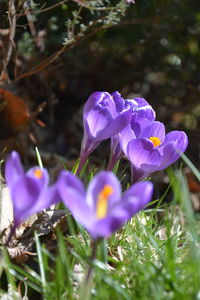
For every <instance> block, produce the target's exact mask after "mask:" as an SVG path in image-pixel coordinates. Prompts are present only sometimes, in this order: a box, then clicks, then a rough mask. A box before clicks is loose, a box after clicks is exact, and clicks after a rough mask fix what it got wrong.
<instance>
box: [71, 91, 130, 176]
mask: <svg viewBox="0 0 200 300" xmlns="http://www.w3.org/2000/svg"><path fill="white" fill-rule="evenodd" d="M131 115H132V109H131V106H130V105H129V104H128V103H127V102H125V100H124V99H123V98H122V97H117V98H116V97H113V96H112V95H111V94H109V93H107V92H95V93H93V94H92V95H91V96H90V97H89V98H88V100H87V102H86V104H85V107H84V112H83V125H84V136H83V141H82V145H81V154H80V165H79V170H80V169H81V168H82V165H83V163H84V162H85V161H86V159H87V157H88V155H89V154H90V153H91V152H93V151H94V150H95V148H96V147H97V146H98V145H99V143H100V142H101V141H103V140H106V139H108V138H110V137H112V136H114V135H115V134H117V133H118V132H120V131H121V130H122V129H123V128H124V127H125V126H126V125H127V124H128V123H129V121H130V118H131ZM79 170H78V171H77V172H78V173H79Z"/></svg>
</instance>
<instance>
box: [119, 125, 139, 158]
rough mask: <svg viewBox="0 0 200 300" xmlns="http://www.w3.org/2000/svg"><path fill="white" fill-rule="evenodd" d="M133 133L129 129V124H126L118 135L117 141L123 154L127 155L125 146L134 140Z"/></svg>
mask: <svg viewBox="0 0 200 300" xmlns="http://www.w3.org/2000/svg"><path fill="white" fill-rule="evenodd" d="M135 138H136V136H135V133H134V131H133V130H132V128H131V124H128V125H127V126H126V127H125V128H124V129H123V130H122V131H121V132H120V133H119V139H120V145H121V148H122V150H123V152H124V154H126V155H127V145H128V143H129V142H130V141H131V140H132V139H135Z"/></svg>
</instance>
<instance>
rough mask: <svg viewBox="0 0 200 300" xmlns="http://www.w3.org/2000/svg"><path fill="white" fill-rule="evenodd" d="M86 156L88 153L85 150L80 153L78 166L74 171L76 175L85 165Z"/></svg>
mask: <svg viewBox="0 0 200 300" xmlns="http://www.w3.org/2000/svg"><path fill="white" fill-rule="evenodd" d="M88 156H89V153H87V152H85V153H83V154H82V153H81V154H80V161H79V164H78V168H77V170H76V172H75V174H76V175H78V176H79V175H80V173H81V170H82V168H83V166H84V165H85V163H86V161H87V158H88Z"/></svg>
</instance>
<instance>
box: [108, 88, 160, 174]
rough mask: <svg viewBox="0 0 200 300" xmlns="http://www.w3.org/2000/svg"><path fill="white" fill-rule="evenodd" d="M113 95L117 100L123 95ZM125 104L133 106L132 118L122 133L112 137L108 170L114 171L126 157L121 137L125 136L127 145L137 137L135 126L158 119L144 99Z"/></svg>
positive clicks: (127, 100)
mask: <svg viewBox="0 0 200 300" xmlns="http://www.w3.org/2000/svg"><path fill="white" fill-rule="evenodd" d="M111 95H112V97H113V98H114V99H116V100H117V99H120V98H121V95H120V94H119V93H118V92H114V93H112V94H111ZM125 102H126V103H128V104H129V105H130V106H131V108H132V116H131V120H130V122H129V123H128V124H127V126H126V127H125V128H124V129H123V130H122V131H121V132H120V133H118V134H117V135H115V136H113V137H111V149H110V160H109V165H108V168H107V169H108V170H112V169H113V167H114V166H115V164H116V162H117V161H118V160H119V159H121V158H122V157H123V156H124V153H123V151H122V150H123V149H122V146H123V145H121V143H120V136H123V135H125V136H126V138H125V140H126V143H127V142H128V141H130V140H131V139H133V138H135V137H136V135H135V132H134V130H135V129H137V128H135V127H136V126H137V125H135V124H139V122H140V120H141V119H142V120H143V123H144V122H146V123H149V122H151V121H154V120H155V117H156V114H155V111H154V110H153V108H152V106H151V105H150V104H149V103H148V102H147V101H146V100H145V99H144V98H134V99H126V100H125ZM138 126H139V125H138Z"/></svg>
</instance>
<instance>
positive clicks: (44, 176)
mask: <svg viewBox="0 0 200 300" xmlns="http://www.w3.org/2000/svg"><path fill="white" fill-rule="evenodd" d="M26 176H27V177H30V178H33V179H34V180H37V182H38V184H39V186H40V189H43V188H47V186H48V183H49V174H48V172H47V170H46V169H43V168H40V167H37V166H36V167H33V168H31V169H30V170H28V172H27V173H26Z"/></svg>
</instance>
